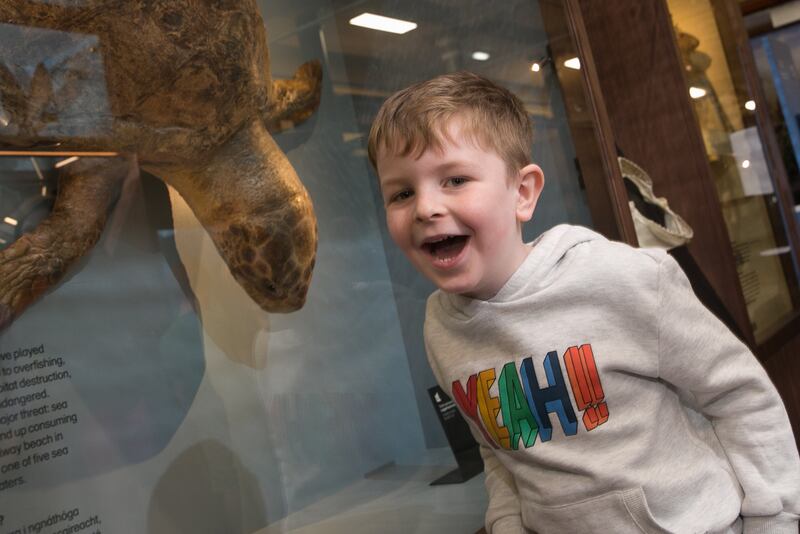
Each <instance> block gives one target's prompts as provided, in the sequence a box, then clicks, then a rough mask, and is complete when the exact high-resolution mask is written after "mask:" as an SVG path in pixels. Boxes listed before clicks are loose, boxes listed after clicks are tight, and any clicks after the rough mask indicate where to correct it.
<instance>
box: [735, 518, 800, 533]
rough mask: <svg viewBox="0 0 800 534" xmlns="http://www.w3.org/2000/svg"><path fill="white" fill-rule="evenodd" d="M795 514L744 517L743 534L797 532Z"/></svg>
mask: <svg viewBox="0 0 800 534" xmlns="http://www.w3.org/2000/svg"><path fill="white" fill-rule="evenodd" d="M797 524H798V523H797V516H796V515H793V514H779V515H773V516H767V517H757V516H750V517H745V518H744V528H743V529H742V532H743V534H797Z"/></svg>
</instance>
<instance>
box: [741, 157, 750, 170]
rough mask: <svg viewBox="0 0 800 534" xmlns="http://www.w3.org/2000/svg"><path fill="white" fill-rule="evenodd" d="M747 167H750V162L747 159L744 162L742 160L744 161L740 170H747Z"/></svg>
mask: <svg viewBox="0 0 800 534" xmlns="http://www.w3.org/2000/svg"><path fill="white" fill-rule="evenodd" d="M749 167H750V160H749V159H746V160H744V161H743V162H742V168H743V169H747V168H749Z"/></svg>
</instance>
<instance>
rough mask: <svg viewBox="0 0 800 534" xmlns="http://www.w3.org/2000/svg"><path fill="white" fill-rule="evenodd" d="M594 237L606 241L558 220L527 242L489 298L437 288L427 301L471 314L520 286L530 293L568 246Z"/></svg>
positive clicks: (551, 274)
mask: <svg viewBox="0 0 800 534" xmlns="http://www.w3.org/2000/svg"><path fill="white" fill-rule="evenodd" d="M597 240H603V241H606V238H605V237H603V236H602V235H600V234H598V233H597V232H594V231H592V230H589V229H588V228H584V227H582V226H572V225H569V224H560V225H558V226H556V227H554V228H552V229H550V230H548V231H547V232H545V233H543V234H542V235H540V236H539V237H538V238H537V239H536V240H535V241H533V242H531V243H529V244H528V246H530V247H531V251H530V253H529V254H528V256H527V258H525V261H523V262H522V264H521V265H520V266H519V268H518V269H517V270H516V271H515V272H514V274H513V275H511V278H509V279H508V281H507V282H506V283H505V285H503V287H502V288H500V291H498V292H497V295H495V296H494V297H492V298H491V299H489V300H485V301H484V300H478V299H472V298H469V297H464V296H462V295H457V294H453V293H445V292H443V291H441V290H437V291H435V292H434V293H433V294H432V295H431V297H430V299H429V304H432V303H433V302H437V303H438V304H439V305H440V306H442V308H444V309H445V310H447V311H449V312H450V313H451V314H455V315H466V316H472V315H474V314H475V313H476V312H477V311H478V310H480V309H481V308H483V307H484V306H486V305H492V304H498V303H503V302H508V301H512V300H514V299H515V298H517V296H518V295H519V294H520V293H521V292H523V290H524V293H527V294H531V293H534V292H536V291H538V290H539V289H541V288H542V287H546V286H547V285H548V284H549V283H550V281H551V280H553V279H555V278H556V277H557V274H558V271H559V267H560V265H561V264H562V263H563V260H564V259H565V257H566V256H567V255H568V254H569V253H570V251H571V250H572V249H574V248H575V247H577V246H579V245H581V244H582V243H587V242H590V241H597ZM431 301H433V302H431Z"/></svg>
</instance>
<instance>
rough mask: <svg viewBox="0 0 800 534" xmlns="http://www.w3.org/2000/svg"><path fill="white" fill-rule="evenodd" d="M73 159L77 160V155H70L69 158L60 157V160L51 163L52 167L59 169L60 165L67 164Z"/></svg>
mask: <svg viewBox="0 0 800 534" xmlns="http://www.w3.org/2000/svg"><path fill="white" fill-rule="evenodd" d="M75 161H78V156H72V157H71V158H67V159H62V160H61V161H59V162H58V163H56V164H55V165H53V167H55V168H56V169H60V168H61V167H64V166H65V165H69V164H70V163H73V162H75Z"/></svg>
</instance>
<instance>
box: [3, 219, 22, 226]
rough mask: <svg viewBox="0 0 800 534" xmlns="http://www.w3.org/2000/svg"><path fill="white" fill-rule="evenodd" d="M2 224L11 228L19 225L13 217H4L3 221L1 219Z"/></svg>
mask: <svg viewBox="0 0 800 534" xmlns="http://www.w3.org/2000/svg"><path fill="white" fill-rule="evenodd" d="M3 222H4V223H6V224H10V225H11V226H16V225H18V224H19V221H17V220H16V219H15V218H13V217H6V218H5V219H3Z"/></svg>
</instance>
